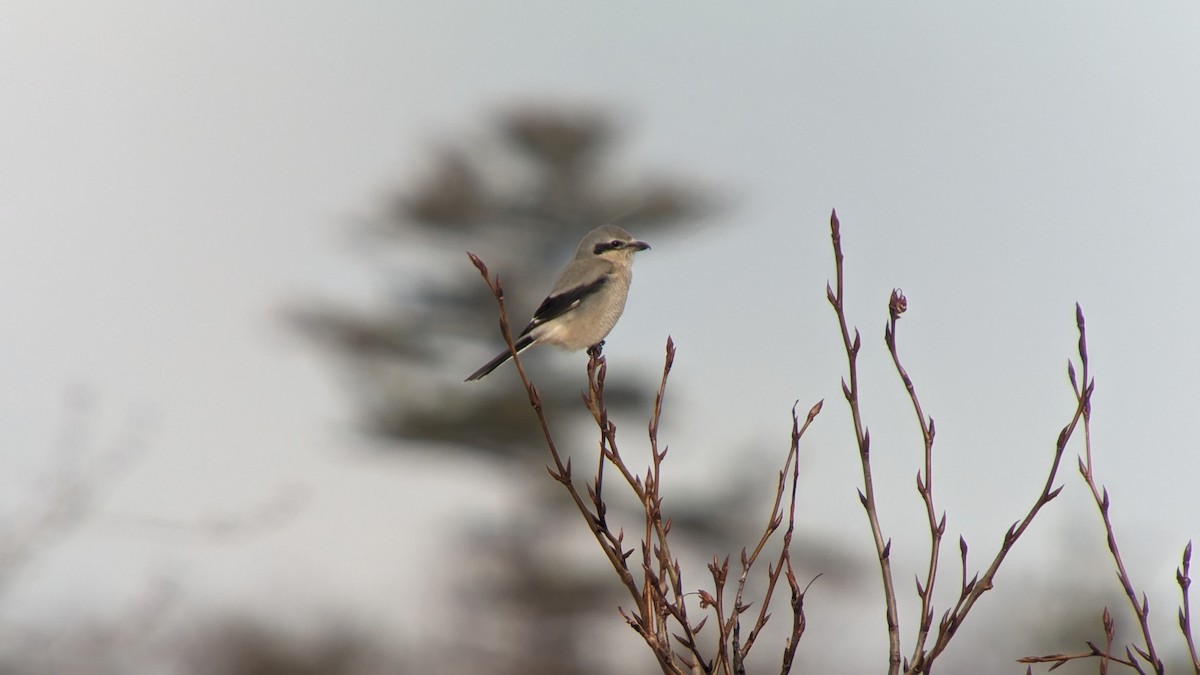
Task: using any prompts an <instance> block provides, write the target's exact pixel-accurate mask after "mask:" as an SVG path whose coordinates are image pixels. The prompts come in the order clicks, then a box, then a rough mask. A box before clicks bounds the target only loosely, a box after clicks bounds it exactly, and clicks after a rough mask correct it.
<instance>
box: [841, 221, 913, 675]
mask: <svg viewBox="0 0 1200 675" xmlns="http://www.w3.org/2000/svg"><path fill="white" fill-rule="evenodd" d="M829 228H830V232H831V234H832V238H833V259H834V269H835V274H836V278H837V290H836V291H835V290H834V289H833V287H831V286H829V285H828V284H826V286H825V291H826V296H827V297H828V298H829V304H830V305H833V310H834V313H836V314H837V319H838V325H839V327H840V328H841V331H842V345H843V346H844V348H845V350H846V359H847V361H848V363H849V371H850V373H849V377H850V383H849V384H847V383H846V380H845V379H843V380H842V393H843V394H844V395H845V397H846V402H847V403H848V404H849V405H850V416H851V418H852V419H853V423H854V437H855V441H856V442H857V444H858V456H859V460H860V461H861V464H862V473H863V489H862V490H860V491H859V493H858V499H859V501H860V502H861V503H862V505H863V509H865V510H866V512H867V520H868V522H869V523H870V526H871V535H872V537H874V539H875V553H876V556H877V558H878V562H879V575H880V579H881V581H882V583H883V598H884V604H885V605H886V618H887V631H888V674H889V675H896V674H897V673H899V672H900V619H899V614H898V612H897V609H896V589H895V586H894V584H893V583H892V564H891V548H892V541H891V539H887V540H885V539H884V537H883V530H882V528H881V527H880V525H879V511H878V509H877V508H876V506H875V484H874V481H873V480H872V478H871V432H870V431H869V430H868V429H867V428H866V427H865V426H864V425H863V421H862V412H861V409H860V406H859V391H858V351H859V349H860V348H861V347H862V338H861V337H860V336H859V333H858V329H857V328H856V329H855V330H854V338H853V339H851V337H850V328H849V325H848V324H847V323H846V308H845V283H844V275H843V265H842V233H841V223H840V222H839V221H838V217H837V211H836V210H835V211H833V212H832V213H831V214H830V216H829Z"/></svg>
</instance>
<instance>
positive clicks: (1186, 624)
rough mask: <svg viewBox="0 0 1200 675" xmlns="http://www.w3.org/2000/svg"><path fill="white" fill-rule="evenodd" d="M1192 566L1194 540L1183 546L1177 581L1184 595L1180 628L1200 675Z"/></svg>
mask: <svg viewBox="0 0 1200 675" xmlns="http://www.w3.org/2000/svg"><path fill="white" fill-rule="evenodd" d="M1191 567H1192V542H1190V541H1189V542H1188V543H1187V546H1185V547H1184V548H1183V563H1182V564H1181V565H1180V567H1179V568H1178V569H1176V570H1175V581H1176V582H1178V583H1179V592H1180V594H1181V595H1183V603H1182V604H1181V605H1180V606H1179V630H1180V631H1181V632H1182V633H1183V639H1184V642H1186V643H1187V648H1188V656H1190V657H1192V667H1193V668H1195V670H1196V675H1200V657H1197V656H1196V641H1195V638H1193V637H1192V603H1191V601H1190V599H1189V597H1188V592H1189V590H1190V588H1191V585H1192V577H1191V576H1190V572H1191Z"/></svg>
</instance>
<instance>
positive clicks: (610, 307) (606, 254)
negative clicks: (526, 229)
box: [464, 225, 650, 382]
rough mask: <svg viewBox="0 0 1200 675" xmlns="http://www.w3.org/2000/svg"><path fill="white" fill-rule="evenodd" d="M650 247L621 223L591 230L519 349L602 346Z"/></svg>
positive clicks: (486, 368)
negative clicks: (638, 260)
mask: <svg viewBox="0 0 1200 675" xmlns="http://www.w3.org/2000/svg"><path fill="white" fill-rule="evenodd" d="M648 248H650V245H649V244H647V243H646V242H644V241H638V240H637V239H634V238H633V235H631V234H629V233H628V232H626V231H625V230H623V229H621V228H619V227H617V226H616V225H605V226H603V227H598V228H596V229H594V230H592V231H591V232H588V233H587V236H586V237H584V238H583V241H581V242H579V248H578V249H576V250H575V259H574V260H572V261H571V262H570V263H568V264H567V267H566V268H565V269H564V270H563V271H562V274H560V275H559V277H558V281H556V282H555V283H554V288H553V289H552V290H551V291H550V295H548V296H546V299H545V300H543V301H542V304H541V305H539V306H538V308H537V311H536V312H534V313H533V320H532V321H530V322H529V325H528V326H526V327H525V330H523V331H521V335H520V336H519V337H518V338H517V341H516V342H515V343H514V346H515V347H516V348H517V352H518V353H520V352H523V351H525V350H526V349H528V348H530V347H532V346H534V345H540V344H548V345H556V346H558V347H562V348H563V349H568V350H571V351H578V350H580V349H584V348H586V347H592V346H595V345H598V344H600V343H601V342H602V341H603V340H604V338H605V336H607V335H608V333H609V331H611V330H612V329H613V326H615V325H617V319H619V318H621V312H623V311H624V310H625V297H626V296H627V295H629V282H630V281H631V280H632V279H633V254H634V253H637V252H638V251H644V250H646V249H648ZM511 357H512V353H511V352H509V351H508V350H507V349H506V350H504V351H503V352H500V353H499V354H497V355H496V358H494V359H492V360H491V361H488V362H487V363H485V364H483V367H481V368H480V369H479V370H476V371H475V372H473V373H471V375H470V377H468V378H467V379H466V380H464V381H465V382H472V381H474V380H478V379H480V378H482V377H483V376H484V375H487V374H488V373H490V372H492V371H493V370H495V369H496V367H497V366H499V365H500V364H502V363H504V362H505V361H507V360H508V359H509V358H511Z"/></svg>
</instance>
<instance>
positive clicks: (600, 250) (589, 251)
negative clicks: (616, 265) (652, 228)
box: [575, 225, 650, 262]
mask: <svg viewBox="0 0 1200 675" xmlns="http://www.w3.org/2000/svg"><path fill="white" fill-rule="evenodd" d="M648 248H650V244H647V243H646V242H644V241H639V240H637V239H634V238H633V235H632V234H629V233H628V232H626V231H625V230H623V229H621V228H620V227H617V226H616V225H605V226H603V227H597V228H596V229H594V230H592V231H591V232H589V233H588V235H587V236H586V237H584V238H583V241H582V242H580V244H579V250H577V251H576V252H575V257H576V258H577V259H579V258H607V259H609V260H612V261H613V262H620V261H624V262H629V261H631V260H633V254H634V253H637V252H638V251H645V250H646V249H648Z"/></svg>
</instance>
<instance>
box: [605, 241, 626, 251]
mask: <svg viewBox="0 0 1200 675" xmlns="http://www.w3.org/2000/svg"><path fill="white" fill-rule="evenodd" d="M609 246H611V247H612V248H614V249H621V248H625V242H623V241H621V240H620V239H613V240H612V242H610V243H609Z"/></svg>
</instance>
